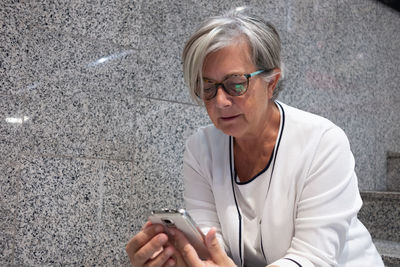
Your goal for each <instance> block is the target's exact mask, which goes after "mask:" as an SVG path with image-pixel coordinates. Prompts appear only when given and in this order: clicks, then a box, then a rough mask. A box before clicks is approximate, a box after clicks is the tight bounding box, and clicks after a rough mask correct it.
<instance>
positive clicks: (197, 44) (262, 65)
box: [182, 7, 283, 101]
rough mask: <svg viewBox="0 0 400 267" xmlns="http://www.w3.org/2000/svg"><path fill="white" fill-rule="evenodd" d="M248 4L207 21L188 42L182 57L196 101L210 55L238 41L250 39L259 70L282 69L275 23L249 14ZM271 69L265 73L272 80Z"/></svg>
mask: <svg viewBox="0 0 400 267" xmlns="http://www.w3.org/2000/svg"><path fill="white" fill-rule="evenodd" d="M247 11H248V8H243V7H241V8H236V9H234V10H232V11H229V12H228V13H226V14H224V15H221V16H216V17H211V18H208V19H206V20H205V21H203V23H201V24H200V27H199V28H198V29H197V30H196V32H195V33H194V34H193V35H192V36H191V37H190V39H189V40H188V41H187V42H186V44H185V47H184V50H183V54H182V60H183V74H184V79H185V83H186V84H187V86H188V87H189V91H190V95H191V96H192V98H193V99H194V100H195V101H198V98H197V96H196V94H195V90H198V89H199V88H200V90H201V89H202V88H203V86H202V85H203V75H202V69H203V63H204V60H205V58H206V56H207V55H208V54H209V53H211V52H215V51H217V50H219V49H221V48H224V47H226V46H229V45H231V44H233V43H235V42H238V41H240V40H243V37H245V39H247V41H248V44H249V46H250V48H251V56H252V58H251V60H252V62H253V64H254V65H255V66H256V68H257V69H258V70H260V69H262V70H271V69H274V68H279V69H281V77H283V64H282V62H281V56H280V53H281V40H280V37H279V34H278V32H277V30H276V29H275V27H274V26H273V25H272V24H271V23H269V22H266V21H264V20H263V19H261V18H259V17H256V16H254V15H247V14H246V13H247ZM270 74H271V72H265V73H263V74H262V76H263V77H264V78H265V79H266V80H269V78H270V77H271V75H270ZM281 89H282V88H281V85H279V86H277V88H276V89H275V90H274V94H273V99H275V98H276V97H277V96H278V94H279V92H280V91H281Z"/></svg>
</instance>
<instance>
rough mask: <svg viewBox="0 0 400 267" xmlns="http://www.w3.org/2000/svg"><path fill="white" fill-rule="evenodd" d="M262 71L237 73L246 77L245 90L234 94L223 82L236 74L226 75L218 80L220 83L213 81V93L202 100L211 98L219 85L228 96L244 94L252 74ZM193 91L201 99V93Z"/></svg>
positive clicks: (261, 71) (215, 93)
mask: <svg viewBox="0 0 400 267" xmlns="http://www.w3.org/2000/svg"><path fill="white" fill-rule="evenodd" d="M264 71H265V70H257V71H255V72H252V73H249V74H239V75H243V76H244V77H246V79H247V83H246V90H243V91H242V92H240V93H236V94H235V93H234V92H233V91H230V90H228V89H226V87H225V84H224V83H225V81H226V80H228V79H229V78H231V77H232V76H233V75H238V74H233V75H229V76H228V77H226V78H225V79H224V80H223V81H222V82H220V83H214V92H213V94H212V95H210V96H209V97H207V98H203V99H204V100H211V99H213V98H214V97H215V96H216V95H217V92H218V88H219V87H220V86H221V87H222V89H223V90H224V91H225V92H226V93H227V94H228V95H230V96H241V95H244V94H245V93H246V92H247V90H248V89H249V80H250V78H251V77H254V76H256V75H258V74H260V73H263V72H264ZM203 90H204V89H203ZM195 93H196V95H197V97H199V98H200V99H202V97H201V95H199V92H195Z"/></svg>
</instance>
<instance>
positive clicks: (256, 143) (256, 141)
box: [234, 102, 280, 155]
mask: <svg viewBox="0 0 400 267" xmlns="http://www.w3.org/2000/svg"><path fill="white" fill-rule="evenodd" d="M266 114H267V115H266V116H264V118H265V119H264V120H263V121H262V122H260V124H259V127H258V129H256V131H254V132H253V133H252V134H251V135H247V136H243V137H240V138H235V139H234V144H235V149H239V150H240V151H241V152H242V153H244V154H248V155H254V154H256V155H262V154H265V153H267V154H269V153H270V152H269V149H268V148H270V147H271V144H272V146H274V145H275V142H276V138H277V137H278V133H279V126H280V112H279V109H278V107H277V106H276V104H275V103H274V102H271V104H270V105H268V110H267V112H266Z"/></svg>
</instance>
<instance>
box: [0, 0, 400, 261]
mask: <svg viewBox="0 0 400 267" xmlns="http://www.w3.org/2000/svg"><path fill="white" fill-rule="evenodd" d="M243 4H246V5H252V6H255V7H257V12H258V13H259V14H263V15H265V16H266V17H267V18H268V19H269V20H271V21H272V22H273V23H275V24H276V25H277V27H278V29H279V30H280V31H281V35H282V40H283V43H284V60H285V62H286V67H287V79H286V82H285V84H286V89H285V91H284V92H282V95H281V97H280V100H281V101H283V102H286V103H287V104H291V105H294V106H296V107H299V108H303V109H305V110H309V111H312V112H315V113H318V114H321V115H323V116H326V117H328V118H329V119H331V120H333V121H334V122H335V123H337V124H338V125H339V126H341V127H342V128H343V129H344V130H345V131H346V132H347V134H348V136H349V138H350V142H351V145H352V148H353V151H354V154H355V157H356V161H357V173H358V177H359V185H360V188H361V189H362V190H383V189H385V187H386V181H385V174H386V160H385V157H386V151H387V150H390V151H393V152H399V151H400V143H399V142H398V140H399V139H400V130H399V127H400V126H399V125H400V124H399V123H398V122H399V121H400V119H399V117H400V104H399V103H400V94H399V90H398V88H399V84H400V77H399V73H400V69H399V68H400V67H399V66H400V56H399V55H400V45H399V37H400V34H399V31H400V18H399V13H397V12H396V11H393V10H390V9H387V8H386V7H384V6H383V5H381V4H379V3H377V2H374V1H360V0H352V1H343V0H336V1H327V0H306V1H293V0H285V1H260V0H247V1H239V0H235V1H227V0H223V1H222V0H219V1H203V0H201V1H161V0H158V1H140V0H136V1H132V0H129V1H128V0H118V1H100V2H97V1H96V2H87V3H85V1H61V2H52V1H50V2H49V1H37V2H35V3H34V2H33V1H21V2H17V1H11V0H6V1H1V3H0V23H1V24H0V25H1V27H0V186H1V194H0V197H1V199H0V216H1V217H0V265H1V266H14V265H15V266H58V265H63V266H65V265H76V266H78V265H85V266H89V265H97V266H126V265H128V260H127V258H126V256H125V253H124V246H125V243H126V241H127V240H128V239H129V237H130V236H131V235H132V234H133V233H134V232H136V231H137V230H138V229H139V228H140V225H141V224H142V223H143V222H144V220H145V218H146V215H147V212H148V210H150V209H152V208H159V207H163V206H180V205H181V202H182V183H181V180H180V179H181V174H180V172H181V160H182V153H183V149H184V147H183V146H184V140H185V138H186V137H187V136H188V135H189V134H190V133H191V132H192V131H193V130H194V129H195V128H197V127H198V126H200V125H203V124H206V123H208V122H209V120H208V118H207V116H206V113H205V112H204V110H203V109H202V108H201V107H198V106H196V105H194V104H193V103H192V102H191V101H190V100H189V97H188V94H187V93H186V89H185V86H184V84H183V79H182V73H181V63H180V53H181V50H182V47H183V43H184V40H185V39H186V38H187V37H188V35H189V33H190V32H192V31H193V29H194V27H195V25H197V23H198V22H199V21H200V20H201V19H202V18H204V17H205V16H208V15H212V14H218V13H220V12H221V11H223V10H226V9H228V8H230V7H233V6H238V5H243Z"/></svg>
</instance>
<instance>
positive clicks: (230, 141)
mask: <svg viewBox="0 0 400 267" xmlns="http://www.w3.org/2000/svg"><path fill="white" fill-rule="evenodd" d="M229 167H230V172H231V183H232V193H233V198H234V200H235V206H236V210H237V213H238V219H239V257H240V266H243V259H242V214H241V213H240V210H239V205H238V203H237V200H236V194H235V187H234V182H235V180H236V179H235V177H234V176H233V173H234V172H232V167H233V166H232V136H229Z"/></svg>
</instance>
